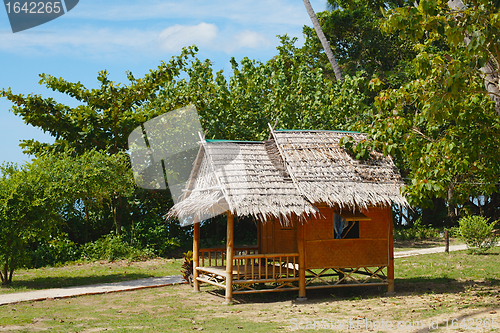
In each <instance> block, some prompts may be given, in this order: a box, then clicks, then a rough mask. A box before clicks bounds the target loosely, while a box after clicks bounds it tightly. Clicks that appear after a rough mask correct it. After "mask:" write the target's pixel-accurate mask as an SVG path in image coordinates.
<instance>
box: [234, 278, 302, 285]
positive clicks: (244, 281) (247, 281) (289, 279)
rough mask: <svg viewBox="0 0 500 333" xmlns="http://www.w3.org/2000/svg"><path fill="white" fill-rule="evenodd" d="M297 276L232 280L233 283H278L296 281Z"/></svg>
mask: <svg viewBox="0 0 500 333" xmlns="http://www.w3.org/2000/svg"><path fill="white" fill-rule="evenodd" d="M298 280H299V278H297V277H293V278H282V279H252V280H233V284H242V283H280V282H293V281H298Z"/></svg>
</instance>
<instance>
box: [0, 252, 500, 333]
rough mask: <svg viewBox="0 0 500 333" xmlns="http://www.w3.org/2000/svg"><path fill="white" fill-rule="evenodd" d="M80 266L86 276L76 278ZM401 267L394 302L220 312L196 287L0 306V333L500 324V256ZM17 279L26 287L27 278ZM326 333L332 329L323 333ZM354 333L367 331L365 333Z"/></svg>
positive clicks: (67, 270) (274, 299)
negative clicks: (345, 325) (358, 324)
mask: <svg viewBox="0 0 500 333" xmlns="http://www.w3.org/2000/svg"><path fill="white" fill-rule="evenodd" d="M180 262H181V260H180V259H178V260H176V262H175V263H174V262H173V261H172V260H169V261H167V260H154V261H152V263H150V262H144V263H127V262H117V263H96V264H91V265H90V264H88V266H83V265H82V266H83V267H82V266H75V267H70V266H67V267H61V268H55V269H44V270H42V271H43V272H44V273H42V271H39V272H37V273H32V272H25V273H26V274H27V275H29V274H33V276H32V277H33V278H34V277H35V276H45V277H43V278H42V280H43V279H48V280H50V277H49V276H52V277H53V278H54V279H56V280H58V281H61V280H64V278H65V276H68V277H69V278H74V277H78V276H82V277H83V279H88V278H91V275H92V274H89V273H90V272H92V271H93V272H95V273H96V275H97V276H98V277H99V278H103V277H106V276H109V275H111V276H114V275H113V274H116V273H117V272H118V275H119V276H121V275H125V276H131V275H129V274H132V275H133V274H137V275H140V276H141V277H144V276H148V275H151V274H155V276H158V275H167V274H166V273H167V272H169V271H170V272H172V273H173V274H179V273H178V272H179V270H178V268H175V267H176V266H177V267H179V266H180ZM127 265H129V266H127ZM136 265H137V266H136ZM78 267H82V268H81V270H82V271H87V273H83V272H79V273H78V272H74V271H77V270H78ZM109 267H111V269H110V268H109ZM395 267H396V270H395V275H396V291H397V294H396V295H393V296H386V295H385V288H378V287H367V288H339V289H323V290H311V291H308V292H307V297H308V300H307V301H305V302H298V301H296V300H295V298H296V296H297V294H296V292H283V293H271V294H253V295H244V296H243V295H238V296H236V297H235V304H234V305H229V306H228V305H224V304H222V301H223V298H222V297H221V295H222V291H221V290H220V289H219V288H215V287H211V286H204V287H203V288H202V292H201V293H194V292H193V291H192V288H191V287H190V286H189V285H176V286H169V287H163V288H155V289H144V290H136V291H130V292H123V293H111V294H103V295H94V296H81V297H75V298H69V299H56V300H47V301H42V302H26V303H20V304H11V305H7V306H1V307H0V331H17V332H32V331H50V332H100V331H104V330H106V331H113V332H136V331H143V332H153V331H159V332H188V331H205V332H289V331H294V328H298V325H299V324H300V325H301V326H300V327H301V328H304V329H301V330H299V331H300V332H318V331H328V332H342V331H346V330H347V329H342V328H341V327H339V326H337V329H335V327H333V328H332V325H333V326H334V324H335V323H336V324H337V325H338V324H340V325H341V324H343V323H348V322H349V321H351V322H354V323H362V324H363V325H370V323H371V325H372V326H371V327H369V328H371V330H372V331H373V332H378V331H379V332H395V331H398V330H393V329H392V330H391V329H381V328H380V327H378V326H377V325H380V324H381V323H382V320H384V322H386V323H387V322H391V323H392V324H394V325H396V324H397V323H403V324H405V323H407V324H409V325H417V326H418V325H419V324H423V325H424V326H423V327H424V328H428V325H429V324H436V325H437V326H438V327H439V328H440V329H436V330H434V329H433V330H432V332H460V331H462V332H465V331H468V329H466V328H467V327H466V326H463V327H462V328H460V326H458V325H459V324H460V323H463V322H464V320H465V324H470V323H471V321H472V323H473V324H475V325H476V326H475V327H476V329H475V331H480V332H488V331H489V330H488V329H487V327H485V326H484V324H483V322H488V323H491V322H492V320H495V321H496V323H500V274H499V272H498V269H499V267H500V248H495V249H494V250H493V251H492V252H491V254H488V255H469V254H467V253H466V252H465V251H459V252H452V253H450V254H446V253H438V254H432V255H421V256H416V257H408V258H401V259H396V260H395ZM174 268H175V269H174ZM134 269H135V271H133V270H134ZM125 270H126V273H125ZM30 271H31V270H30ZM53 271H59V273H55V272H53ZM109 271H112V272H113V273H112V274H109ZM79 274H80V275H79ZM156 274H158V275H156ZM69 275H71V276H69ZM19 278H20V281H23V280H24V278H22V275H21V276H19ZM47 285H49V284H47ZM454 319H456V321H455V323H456V325H457V327H458V328H456V329H453V330H446V329H445V325H446V322H447V321H448V323H449V325H451V320H454ZM314 325H316V326H314ZM320 325H323V326H321V327H323V328H328V330H320V329H319V328H320V327H319V326H320ZM417 326H414V327H417ZM478 328H479V329H478ZM347 331H349V332H366V326H360V327H357V328H356V327H354V328H353V329H348V330H347ZM400 331H402V330H400ZM407 331H408V330H407ZM410 331H413V332H416V331H419V329H413V330H410ZM424 331H427V330H423V331H422V332H424ZM493 331H500V330H493Z"/></svg>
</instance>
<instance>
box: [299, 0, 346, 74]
mask: <svg viewBox="0 0 500 333" xmlns="http://www.w3.org/2000/svg"><path fill="white" fill-rule="evenodd" d="M303 1H304V5H305V6H306V10H307V14H309V17H310V18H311V21H312V24H313V26H314V30H316V34H317V35H318V38H319V40H320V42H321V45H323V49H324V50H325V53H326V56H327V57H328V60H329V61H330V64H331V65H332V68H333V72H334V73H335V78H336V79H337V80H338V81H340V82H344V79H343V78H342V72H341V71H340V67H339V64H338V63H337V60H336V59H335V56H334V55H333V51H332V49H331V47H330V44H329V43H328V40H327V39H326V37H325V34H324V33H323V30H322V29H321V26H320V25H319V21H318V17H317V16H316V13H314V10H313V8H312V6H311V3H310V2H309V0H303Z"/></svg>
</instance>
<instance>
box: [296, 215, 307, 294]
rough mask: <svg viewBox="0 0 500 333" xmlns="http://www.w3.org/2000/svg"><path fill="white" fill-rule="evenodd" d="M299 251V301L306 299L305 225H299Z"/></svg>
mask: <svg viewBox="0 0 500 333" xmlns="http://www.w3.org/2000/svg"><path fill="white" fill-rule="evenodd" d="M298 224H299V225H298V244H297V246H298V250H299V299H305V298H306V242H305V225H304V223H300V222H299V223H298Z"/></svg>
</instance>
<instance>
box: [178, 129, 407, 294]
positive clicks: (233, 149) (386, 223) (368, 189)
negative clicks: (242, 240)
mask: <svg viewBox="0 0 500 333" xmlns="http://www.w3.org/2000/svg"><path fill="white" fill-rule="evenodd" d="M344 136H350V137H352V138H353V139H354V140H356V141H360V140H365V139H366V135H365V134H362V133H355V132H339V131H313V130H271V135H270V139H269V140H267V141H264V142H248V141H225V140H202V142H201V147H200V151H199V154H198V156H197V158H196V160H195V162H194V166H193V169H192V172H191V176H190V179H189V181H188V183H187V186H186V189H185V195H184V198H183V200H181V201H179V202H178V203H177V204H176V205H175V206H174V207H173V208H172V209H171V210H170V212H169V216H177V217H178V218H180V219H183V218H186V216H190V215H191V216H194V219H195V221H194V222H195V224H194V239H193V258H194V259H193V262H194V274H193V275H194V281H193V282H194V289H195V290H196V291H199V288H200V284H201V283H208V284H212V285H215V286H219V287H221V288H225V297H226V301H227V302H231V300H232V296H233V295H234V294H243V293H253V292H270V291H284V290H298V295H299V299H304V298H305V296H306V290H307V289H317V288H331V287H344V286H366V285H384V286H388V291H389V292H392V291H394V264H393V239H392V210H391V205H392V203H395V204H402V205H407V203H406V201H405V199H404V198H403V197H402V196H401V195H400V187H401V186H402V185H403V182H402V180H401V177H400V175H399V173H398V171H397V169H396V168H395V166H394V163H393V162H392V160H391V158H390V157H386V156H383V155H382V154H379V153H376V152H372V153H371V157H370V159H369V160H365V161H359V160H356V159H354V158H352V157H351V156H350V155H349V154H348V153H347V151H346V150H345V149H343V148H342V147H340V146H339V141H340V139H341V138H342V137H344ZM220 212H226V215H227V246H226V248H218V249H217V248H214V249H200V248H199V235H200V229H199V228H200V224H199V221H200V218H201V219H203V216H207V214H208V216H210V215H211V216H215V215H217V214H219V213H220ZM235 216H237V217H243V216H252V217H253V218H254V219H255V221H256V222H257V230H258V235H257V239H258V241H257V245H256V246H254V247H250V248H249V247H244V248H242V247H238V246H235V245H234V244H233V239H234V237H233V234H234V217H235Z"/></svg>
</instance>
